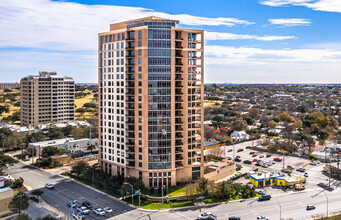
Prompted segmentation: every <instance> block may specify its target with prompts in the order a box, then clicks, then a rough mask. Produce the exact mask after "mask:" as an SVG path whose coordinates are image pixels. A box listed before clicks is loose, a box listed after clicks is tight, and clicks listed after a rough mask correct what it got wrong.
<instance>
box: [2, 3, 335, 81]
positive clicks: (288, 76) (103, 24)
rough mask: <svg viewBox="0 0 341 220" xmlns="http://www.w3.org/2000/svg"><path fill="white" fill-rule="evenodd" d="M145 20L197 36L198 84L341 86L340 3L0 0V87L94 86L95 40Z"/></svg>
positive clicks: (95, 65)
mask: <svg viewBox="0 0 341 220" xmlns="http://www.w3.org/2000/svg"><path fill="white" fill-rule="evenodd" d="M146 16H159V17H164V18H169V19H176V20H179V21H180V24H179V25H178V27H184V28H195V29H204V30H205V73H204V74H205V76H204V79H205V83H341V0H210V1H207V0H196V1H192V0H187V1H183V0H171V1H165V0H159V1H156V0H29V1H27V0H0V76H1V77H0V82H18V81H20V79H21V78H22V77H24V76H26V75H32V74H37V73H38V72H39V71H56V72H58V74H61V75H68V76H71V77H73V78H74V79H75V80H76V83H96V82H97V37H98V33H100V32H105V31H108V30H109V25H110V24H111V23H116V22H120V21H125V20H131V19H136V18H140V17H146Z"/></svg>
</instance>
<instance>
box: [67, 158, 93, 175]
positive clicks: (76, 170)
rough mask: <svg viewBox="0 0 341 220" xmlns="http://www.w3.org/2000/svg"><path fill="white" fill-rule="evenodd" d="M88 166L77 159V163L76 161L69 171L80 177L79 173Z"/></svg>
mask: <svg viewBox="0 0 341 220" xmlns="http://www.w3.org/2000/svg"><path fill="white" fill-rule="evenodd" d="M89 168H90V166H89V164H87V163H86V162H84V161H79V162H78V163H76V164H75V165H74V166H73V167H72V169H71V173H72V174H73V175H75V176H77V177H78V178H79V177H81V175H82V174H83V172H84V171H86V170H87V169H89Z"/></svg>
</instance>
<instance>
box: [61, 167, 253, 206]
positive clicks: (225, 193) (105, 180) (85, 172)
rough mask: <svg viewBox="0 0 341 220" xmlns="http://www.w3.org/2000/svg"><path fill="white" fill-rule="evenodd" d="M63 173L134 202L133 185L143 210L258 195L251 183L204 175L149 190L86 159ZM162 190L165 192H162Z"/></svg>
mask: <svg viewBox="0 0 341 220" xmlns="http://www.w3.org/2000/svg"><path fill="white" fill-rule="evenodd" d="M61 175H64V176H67V177H69V178H72V179H75V180H77V181H79V182H82V183H83V184H86V185H88V186H90V187H93V186H94V188H96V189H97V190H100V191H102V192H104V193H107V194H109V195H112V196H114V197H116V198H121V200H123V201H125V202H127V203H131V202H132V199H131V190H132V188H131V186H133V189H134V191H136V190H140V192H141V195H140V201H139V194H138V193H136V194H135V196H134V204H133V205H135V206H139V202H140V208H143V209H149V210H159V209H161V208H162V197H161V195H162V194H163V195H164V197H163V208H164V209H171V208H180V207H189V206H193V205H195V203H205V204H211V203H221V202H228V201H233V200H239V199H248V198H254V197H257V196H259V195H258V194H257V193H256V191H255V188H254V187H252V186H249V185H243V184H240V183H234V182H233V181H231V180H229V181H223V182H219V183H215V182H214V181H209V180H208V179H206V178H201V179H200V180H199V181H198V182H196V183H191V184H187V185H178V186H173V187H168V188H164V189H161V188H158V189H154V188H151V189H146V188H145V186H144V184H143V183H142V181H141V180H140V179H138V178H135V177H123V176H110V175H108V174H105V173H104V172H103V171H102V170H101V169H100V168H99V167H98V166H96V165H94V166H89V165H88V164H87V163H85V162H78V163H77V164H76V165H74V166H73V167H72V169H71V171H70V172H64V173H62V174H61ZM162 191H163V192H162Z"/></svg>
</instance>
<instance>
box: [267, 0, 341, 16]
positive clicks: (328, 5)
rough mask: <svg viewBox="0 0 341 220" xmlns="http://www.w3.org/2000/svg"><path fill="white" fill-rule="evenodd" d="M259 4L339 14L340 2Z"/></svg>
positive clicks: (312, 0)
mask: <svg viewBox="0 0 341 220" xmlns="http://www.w3.org/2000/svg"><path fill="white" fill-rule="evenodd" d="M260 4H263V5H268V6H273V7H281V6H286V5H294V6H305V7H307V8H311V9H313V10H315V11H327V12H339V13H341V1H340V0H262V1H260Z"/></svg>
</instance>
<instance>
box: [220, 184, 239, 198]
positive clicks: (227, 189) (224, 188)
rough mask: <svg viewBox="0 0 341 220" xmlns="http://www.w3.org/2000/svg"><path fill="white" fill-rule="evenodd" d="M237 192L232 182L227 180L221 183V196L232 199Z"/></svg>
mask: <svg viewBox="0 0 341 220" xmlns="http://www.w3.org/2000/svg"><path fill="white" fill-rule="evenodd" d="M235 193H236V190H235V189H234V188H233V185H232V184H231V183H228V182H226V181H223V182H222V184H221V196H222V197H223V198H224V199H230V198H231V197H233V196H234V195H235Z"/></svg>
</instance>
